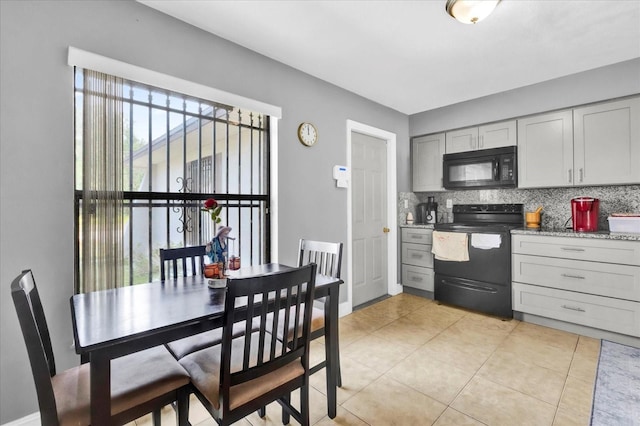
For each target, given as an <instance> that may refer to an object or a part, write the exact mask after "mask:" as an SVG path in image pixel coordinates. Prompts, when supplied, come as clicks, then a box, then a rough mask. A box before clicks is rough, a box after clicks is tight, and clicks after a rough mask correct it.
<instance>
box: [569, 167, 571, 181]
mask: <svg viewBox="0 0 640 426" xmlns="http://www.w3.org/2000/svg"><path fill="white" fill-rule="evenodd" d="M569 183H571V169H569Z"/></svg>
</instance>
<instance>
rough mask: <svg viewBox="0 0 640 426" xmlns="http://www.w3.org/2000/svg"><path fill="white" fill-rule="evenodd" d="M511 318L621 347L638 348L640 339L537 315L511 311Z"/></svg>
mask: <svg viewBox="0 0 640 426" xmlns="http://www.w3.org/2000/svg"><path fill="white" fill-rule="evenodd" d="M513 318H515V319H517V320H520V321H524V322H530V323H533V324H537V325H542V326H544V327H551V328H555V329H558V330H562V331H567V332H569V333H574V334H580V335H582V336H587V337H592V338H594V339H606V340H610V341H612V342H616V343H622V344H623V345H628V346H634V347H636V348H640V338H638V337H634V336H627V335H625V334H619V333H614V332H612V331H607V330H601V329H599V328H592V327H588V326H586V325H581V324H573V323H569V322H564V321H560V320H556V319H552V318H546V317H540V316H538V315H533V314H526V313H523V312H517V311H513Z"/></svg>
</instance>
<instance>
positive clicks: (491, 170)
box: [442, 146, 518, 189]
mask: <svg viewBox="0 0 640 426" xmlns="http://www.w3.org/2000/svg"><path fill="white" fill-rule="evenodd" d="M442 166H443V171H442V173H443V175H442V183H443V186H444V188H445V189H479V188H515V187H517V186H518V154H517V147H515V146H506V147H502V148H492V149H482V150H478V151H466V152H456V153H453V154H444V156H443V160H442Z"/></svg>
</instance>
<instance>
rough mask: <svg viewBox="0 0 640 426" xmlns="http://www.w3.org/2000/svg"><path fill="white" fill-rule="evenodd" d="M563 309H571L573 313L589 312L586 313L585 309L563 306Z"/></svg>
mask: <svg viewBox="0 0 640 426" xmlns="http://www.w3.org/2000/svg"><path fill="white" fill-rule="evenodd" d="M562 307H563V308H565V309H569V310H571V311H578V312H587V311H585V310H584V309H582V308H581V307H579V306H567V305H562Z"/></svg>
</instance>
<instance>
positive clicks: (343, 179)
mask: <svg viewBox="0 0 640 426" xmlns="http://www.w3.org/2000/svg"><path fill="white" fill-rule="evenodd" d="M333 178H334V179H335V180H336V186H337V187H338V188H347V187H348V186H349V168H348V167H347V166H333Z"/></svg>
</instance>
